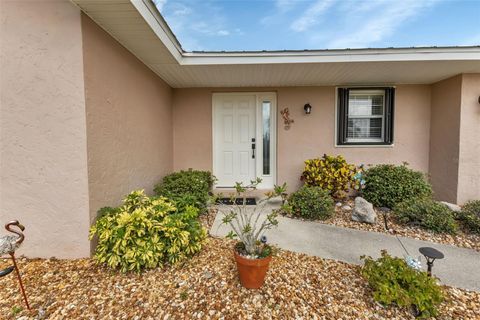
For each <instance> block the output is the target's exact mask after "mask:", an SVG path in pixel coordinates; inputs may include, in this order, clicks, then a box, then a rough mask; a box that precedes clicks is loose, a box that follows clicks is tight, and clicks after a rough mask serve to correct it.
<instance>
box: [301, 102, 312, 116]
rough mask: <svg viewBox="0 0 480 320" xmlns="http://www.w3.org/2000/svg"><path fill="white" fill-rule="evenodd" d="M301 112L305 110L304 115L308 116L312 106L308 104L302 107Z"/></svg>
mask: <svg viewBox="0 0 480 320" xmlns="http://www.w3.org/2000/svg"><path fill="white" fill-rule="evenodd" d="M303 110H305V114H310V113H311V112H312V106H311V105H310V103H307V104H306V105H304V106H303Z"/></svg>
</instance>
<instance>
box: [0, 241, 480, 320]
mask: <svg viewBox="0 0 480 320" xmlns="http://www.w3.org/2000/svg"><path fill="white" fill-rule="evenodd" d="M232 247H233V242H232V241H230V240H227V239H218V238H208V242H207V244H206V245H205V247H204V249H203V250H202V251H201V252H200V253H199V254H198V255H196V256H195V257H193V258H192V259H191V260H189V261H187V262H186V263H184V264H183V265H177V266H174V267H164V268H157V269H155V270H150V271H147V272H145V273H143V274H121V273H118V272H114V271H112V270H109V269H106V268H104V267H101V266H98V265H96V264H95V263H94V262H93V261H92V260H91V259H79V260H55V259H47V260H41V259H36V260H27V259H20V260H19V265H20V268H21V272H22V274H23V277H24V281H25V284H26V290H27V293H28V296H29V298H30V301H31V304H32V306H33V309H34V310H35V313H34V314H33V315H32V314H30V315H29V314H28V313H27V312H26V311H25V310H23V311H21V312H19V313H18V314H17V315H16V316H13V315H12V307H23V301H22V299H21V296H20V294H19V291H18V287H17V283H16V281H15V280H16V279H15V278H14V276H13V275H9V276H7V277H4V278H1V279H0V315H1V317H0V318H1V319H16V318H18V317H21V316H25V317H24V318H23V319H37V318H42V319H270V318H278V319H292V318H297V319H298V318H303V319H413V316H412V315H411V313H410V311H409V310H408V309H400V308H397V307H389V308H384V307H382V306H380V305H378V304H376V303H375V302H374V301H373V299H372V297H371V291H370V290H369V288H368V286H367V283H366V281H365V280H364V279H363V278H361V276H360V275H359V270H360V267H359V266H354V265H349V264H346V263H342V262H338V261H333V260H325V259H321V258H318V257H312V256H307V255H304V254H297V253H293V252H288V251H279V253H278V255H277V256H276V257H274V259H273V260H272V264H271V268H270V271H269V273H268V276H267V280H266V283H265V285H264V287H262V288H261V289H259V290H247V289H244V288H242V287H241V286H240V284H239V281H238V278H237V272H236V266H235V263H234V260H233V256H232ZM5 266H7V262H6V261H2V260H0V268H3V267H5ZM445 292H446V297H447V298H446V300H445V302H444V303H442V305H441V307H440V314H441V316H440V317H439V318H440V319H479V318H480V293H479V292H469V291H465V290H460V289H454V288H450V287H445Z"/></svg>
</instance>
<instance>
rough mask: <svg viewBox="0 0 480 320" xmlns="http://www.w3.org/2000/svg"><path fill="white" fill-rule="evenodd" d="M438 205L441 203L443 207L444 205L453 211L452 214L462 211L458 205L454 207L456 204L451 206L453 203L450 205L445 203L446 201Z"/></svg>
mask: <svg viewBox="0 0 480 320" xmlns="http://www.w3.org/2000/svg"><path fill="white" fill-rule="evenodd" d="M440 203H443V204H444V205H446V206H447V207H448V208H449V209H450V210H452V211H454V212H460V211H461V210H462V208H460V206H459V205H456V204H453V203H450V202H446V201H440Z"/></svg>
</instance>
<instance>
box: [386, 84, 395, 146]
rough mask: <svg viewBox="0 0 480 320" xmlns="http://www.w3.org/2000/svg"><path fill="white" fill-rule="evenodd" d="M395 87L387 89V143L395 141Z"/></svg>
mask: <svg viewBox="0 0 480 320" xmlns="http://www.w3.org/2000/svg"><path fill="white" fill-rule="evenodd" d="M394 108H395V88H386V89H385V140H384V141H385V144H392V143H393V123H394V114H395V112H394Z"/></svg>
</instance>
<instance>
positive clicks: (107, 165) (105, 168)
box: [82, 15, 173, 220]
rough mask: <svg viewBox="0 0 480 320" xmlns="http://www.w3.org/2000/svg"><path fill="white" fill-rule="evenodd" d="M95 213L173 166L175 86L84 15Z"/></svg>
mask: <svg viewBox="0 0 480 320" xmlns="http://www.w3.org/2000/svg"><path fill="white" fill-rule="evenodd" d="M82 31H83V50H84V72H85V97H86V111H87V112H86V118H87V142H88V144H87V145H88V182H89V193H90V218H91V220H93V219H94V218H95V216H96V212H97V210H98V209H100V208H101V207H104V206H114V205H118V204H119V202H120V200H121V199H122V198H123V197H124V196H125V195H126V194H128V193H129V192H130V191H132V190H136V189H146V191H147V192H148V193H152V189H153V186H154V184H155V183H157V182H159V181H160V180H161V178H162V177H163V176H164V175H166V174H167V173H170V172H171V171H172V169H173V154H172V153H173V138H172V133H173V128H172V112H171V105H172V102H171V88H170V87H169V86H168V85H167V84H166V83H165V82H164V81H163V80H162V79H160V78H159V77H158V76H157V75H155V74H154V73H153V72H152V71H151V70H150V69H148V68H147V67H146V66H145V65H144V64H143V63H141V62H140V61H139V60H138V59H137V58H136V57H135V56H133V55H132V54H131V53H130V52H129V51H127V50H126V49H125V48H124V47H122V46H121V45H120V44H119V43H118V42H117V41H116V40H114V39H113V38H112V37H111V36H110V35H108V34H107V33H106V32H105V31H103V30H102V29H101V28H100V27H99V26H98V25H97V24H95V23H94V22H93V21H92V20H91V19H90V18H88V17H87V16H85V15H82Z"/></svg>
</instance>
